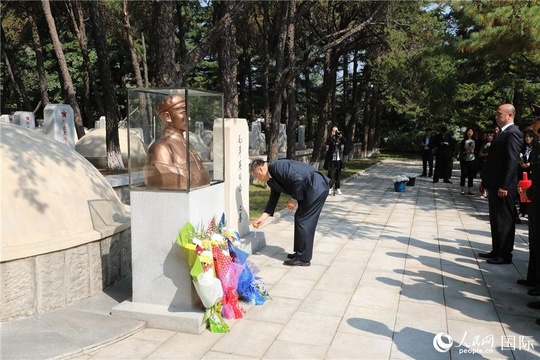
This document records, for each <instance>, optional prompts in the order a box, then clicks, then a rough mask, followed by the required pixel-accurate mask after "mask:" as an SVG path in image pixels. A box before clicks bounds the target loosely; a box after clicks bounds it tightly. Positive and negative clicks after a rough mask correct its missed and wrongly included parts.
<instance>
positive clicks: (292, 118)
mask: <svg viewBox="0 0 540 360" xmlns="http://www.w3.org/2000/svg"><path fill="white" fill-rule="evenodd" d="M295 17H296V0H290V1H289V13H288V16H287V62H288V63H289V64H294V63H295V62H296V57H295V52H294V45H295V25H294V18H295ZM287 110H288V116H287V159H294V158H295V154H296V125H297V118H298V114H297V112H296V79H293V80H291V81H290V82H289V84H288V85H287Z"/></svg>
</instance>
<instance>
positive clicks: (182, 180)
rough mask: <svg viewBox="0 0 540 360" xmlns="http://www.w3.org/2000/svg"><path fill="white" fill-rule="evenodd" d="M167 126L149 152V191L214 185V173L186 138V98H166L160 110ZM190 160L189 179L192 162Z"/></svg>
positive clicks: (174, 96)
mask: <svg viewBox="0 0 540 360" xmlns="http://www.w3.org/2000/svg"><path fill="white" fill-rule="evenodd" d="M156 112H157V115H158V116H159V118H160V120H161V121H162V122H163V125H164V126H165V128H164V130H163V134H162V135H161V137H160V138H159V139H157V140H156V141H155V142H154V143H153V144H152V145H151V146H150V148H149V149H148V157H147V159H146V164H145V166H144V178H145V179H144V181H145V184H146V186H147V187H148V188H151V189H166V190H186V189H187V188H188V183H187V180H188V178H189V180H190V186H189V188H190V189H193V188H198V187H201V186H205V185H208V184H210V173H209V172H208V170H206V169H205V168H204V166H203V163H202V160H201V157H200V156H199V154H198V153H197V151H196V150H195V149H194V148H193V146H189V147H188V144H187V142H186V140H185V138H184V133H185V132H186V131H187V126H188V125H187V121H188V119H187V117H186V99H185V97H184V96H182V95H178V94H173V95H169V96H167V97H165V98H164V99H163V100H162V101H161V102H160V103H159V104H158V106H157V108H156ZM187 161H189V172H190V174H189V176H188V163H187Z"/></svg>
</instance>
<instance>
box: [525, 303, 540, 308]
mask: <svg viewBox="0 0 540 360" xmlns="http://www.w3.org/2000/svg"><path fill="white" fill-rule="evenodd" d="M527 307H528V308H531V309H540V301H529V302H528V303H527Z"/></svg>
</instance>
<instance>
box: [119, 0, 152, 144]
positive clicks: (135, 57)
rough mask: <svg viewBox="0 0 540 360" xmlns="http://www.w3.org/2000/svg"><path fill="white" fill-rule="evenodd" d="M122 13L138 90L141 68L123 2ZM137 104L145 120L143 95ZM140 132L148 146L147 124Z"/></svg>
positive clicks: (126, 8)
mask: <svg viewBox="0 0 540 360" xmlns="http://www.w3.org/2000/svg"><path fill="white" fill-rule="evenodd" d="M123 11H124V29H125V30H126V39H127V43H128V47H129V54H130V57H131V65H132V67H133V72H134V74H135V81H136V83H137V87H138V88H144V81H143V78H142V74H141V68H140V66H139V54H138V53H137V49H136V48H135V42H134V41H133V35H132V33H131V32H132V31H131V24H130V22H129V12H128V1H127V0H124V3H123ZM139 104H140V109H139V111H140V112H141V117H142V118H143V119H147V118H148V117H149V116H150V115H149V112H148V104H147V102H146V97H145V96H144V95H143V94H139ZM142 132H143V137H144V143H145V144H150V141H151V136H150V135H151V134H150V129H149V127H148V122H147V121H143V122H142Z"/></svg>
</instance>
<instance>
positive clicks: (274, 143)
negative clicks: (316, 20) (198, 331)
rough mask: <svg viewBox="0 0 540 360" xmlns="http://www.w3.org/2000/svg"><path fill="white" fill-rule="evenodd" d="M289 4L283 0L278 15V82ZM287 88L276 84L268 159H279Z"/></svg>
mask: <svg viewBox="0 0 540 360" xmlns="http://www.w3.org/2000/svg"><path fill="white" fill-rule="evenodd" d="M288 7H289V5H288V3H287V2H281V3H280V4H279V15H278V19H279V20H278V24H279V25H278V27H277V28H278V42H277V46H276V51H275V59H274V60H275V72H276V80H275V81H276V84H282V83H283V77H284V69H285V48H286V44H287V30H288V27H287V20H286V19H287V14H288V12H289V9H288ZM284 91H285V88H284V87H283V86H276V87H275V88H274V109H273V111H272V121H271V124H270V127H271V134H270V149H269V151H268V160H269V161H272V160H277V159H278V151H279V143H278V140H279V124H280V123H281V110H282V107H283V92H284ZM267 136H268V135H267Z"/></svg>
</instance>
